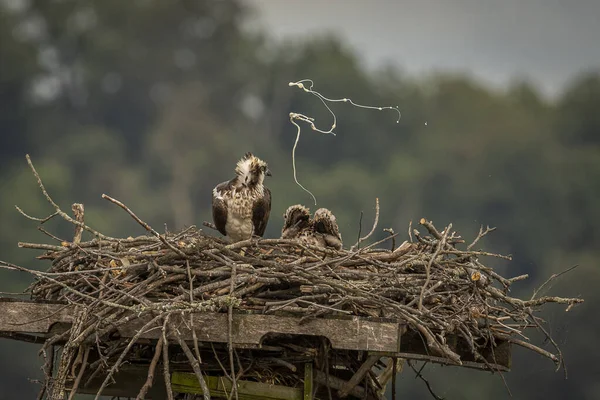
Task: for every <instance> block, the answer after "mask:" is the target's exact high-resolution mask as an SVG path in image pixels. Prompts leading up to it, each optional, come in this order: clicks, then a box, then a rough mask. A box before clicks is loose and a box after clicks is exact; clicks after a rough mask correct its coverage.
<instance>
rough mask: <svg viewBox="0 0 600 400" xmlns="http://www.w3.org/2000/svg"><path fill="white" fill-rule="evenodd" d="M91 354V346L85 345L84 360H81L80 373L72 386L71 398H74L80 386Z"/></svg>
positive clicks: (71, 399) (70, 399)
mask: <svg viewBox="0 0 600 400" xmlns="http://www.w3.org/2000/svg"><path fill="white" fill-rule="evenodd" d="M89 354H90V347H89V346H85V351H84V353H83V361H82V362H81V367H80V368H79V373H78V374H77V378H76V379H75V382H74V383H73V386H72V387H71V393H70V394H69V400H73V399H74V398H75V395H76V394H77V389H78V388H79V384H80V383H81V378H82V377H83V373H84V372H85V369H86V368H87V365H88V362H87V360H88V356H89Z"/></svg>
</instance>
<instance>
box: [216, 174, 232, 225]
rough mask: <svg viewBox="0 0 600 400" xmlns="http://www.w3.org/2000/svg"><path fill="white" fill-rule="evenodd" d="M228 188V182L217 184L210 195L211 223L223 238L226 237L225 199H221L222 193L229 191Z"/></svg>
mask: <svg viewBox="0 0 600 400" xmlns="http://www.w3.org/2000/svg"><path fill="white" fill-rule="evenodd" d="M230 188H231V183H230V182H222V183H219V184H218V185H217V186H216V187H215V188H214V189H213V195H212V215H213V222H214V223H215V226H216V227H217V229H218V230H219V232H221V233H222V234H223V235H225V236H227V231H225V225H226V224H227V203H226V202H225V199H223V192H224V191H226V190H230Z"/></svg>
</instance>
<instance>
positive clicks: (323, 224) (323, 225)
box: [313, 208, 342, 240]
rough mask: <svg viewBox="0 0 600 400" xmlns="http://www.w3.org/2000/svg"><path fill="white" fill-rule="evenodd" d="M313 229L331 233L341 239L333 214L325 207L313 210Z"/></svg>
mask: <svg viewBox="0 0 600 400" xmlns="http://www.w3.org/2000/svg"><path fill="white" fill-rule="evenodd" d="M313 221H314V225H315V231H317V232H319V233H323V234H328V235H333V236H335V237H336V238H339V239H340V240H341V238H342V235H340V230H339V228H338V224H337V221H336V220H335V216H334V215H333V214H332V213H331V211H329V210H328V209H326V208H319V209H318V210H317V211H315V215H314V217H313Z"/></svg>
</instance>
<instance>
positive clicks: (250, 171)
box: [235, 152, 271, 186]
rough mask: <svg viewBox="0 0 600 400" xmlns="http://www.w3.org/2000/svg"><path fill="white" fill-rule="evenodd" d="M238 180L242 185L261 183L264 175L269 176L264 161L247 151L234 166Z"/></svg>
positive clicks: (269, 173)
mask: <svg viewBox="0 0 600 400" xmlns="http://www.w3.org/2000/svg"><path fill="white" fill-rule="evenodd" d="M235 173H236V175H237V178H238V182H239V183H241V184H242V185H244V186H256V185H262V183H263V181H264V180H265V176H271V171H270V170H269V166H268V165H267V163H266V162H264V161H263V160H261V159H260V158H258V157H256V156H255V155H254V154H252V153H250V152H248V153H246V154H245V155H244V157H242V159H241V160H240V161H238V163H237V166H236V167H235Z"/></svg>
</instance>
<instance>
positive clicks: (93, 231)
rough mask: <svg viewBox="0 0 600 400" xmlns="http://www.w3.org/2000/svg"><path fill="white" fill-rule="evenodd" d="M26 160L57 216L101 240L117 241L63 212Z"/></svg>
mask: <svg viewBox="0 0 600 400" xmlns="http://www.w3.org/2000/svg"><path fill="white" fill-rule="evenodd" d="M25 158H26V159H27V164H29V167H30V168H31V171H32V172H33V175H34V176H35V178H36V179H37V182H38V186H39V187H40V189H41V190H42V193H43V194H44V197H45V198H46V200H48V203H50V204H51V205H52V207H54V209H55V210H56V212H55V213H56V214H58V215H60V216H61V217H62V218H63V219H65V220H66V221H68V222H70V223H72V224H75V225H77V226H81V227H82V228H83V229H85V230H86V231H88V232H91V233H92V234H93V235H94V236H97V237H99V238H101V239H108V240H115V239H114V238H111V237H110V236H106V235H103V234H101V233H100V232H98V231H96V230H94V229H92V228H90V227H89V226H87V225H85V224H83V223H82V222H79V221H77V220H74V219H73V218H71V217H70V216H69V215H68V214H67V213H65V212H64V211H63V210H61V209H60V207H59V206H58V204H56V203H55V202H54V200H52V197H50V195H49V194H48V192H47V191H46V188H45V187H44V184H43V183H42V179H41V178H40V176H39V174H38V173H37V171H36V170H35V167H34V166H33V163H32V162H31V158H30V157H29V154H27V155H26V156H25ZM17 209H18V210H19V211H20V212H21V214H23V215H25V216H27V214H25V213H24V212H22V211H21V210H20V209H19V208H17ZM52 216H53V215H51V216H50V217H48V219H50V218H51V217H52ZM27 217H28V218H30V219H33V220H39V219H36V218H31V217H29V216H27ZM40 222H41V221H40ZM44 222H45V221H44Z"/></svg>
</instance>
